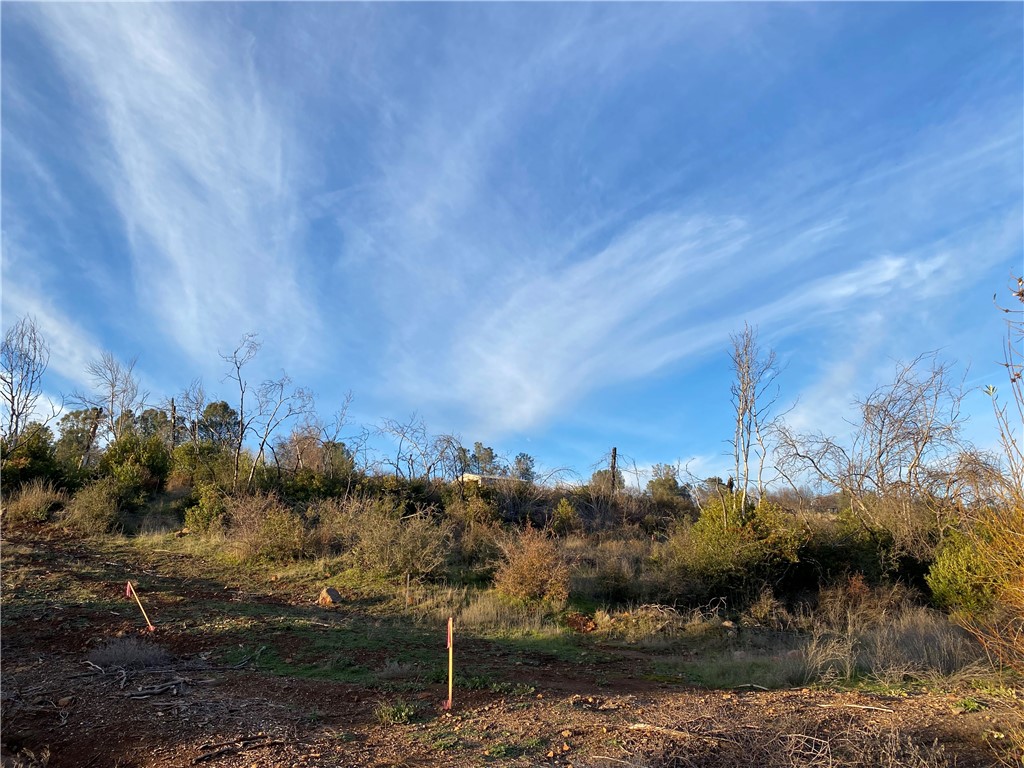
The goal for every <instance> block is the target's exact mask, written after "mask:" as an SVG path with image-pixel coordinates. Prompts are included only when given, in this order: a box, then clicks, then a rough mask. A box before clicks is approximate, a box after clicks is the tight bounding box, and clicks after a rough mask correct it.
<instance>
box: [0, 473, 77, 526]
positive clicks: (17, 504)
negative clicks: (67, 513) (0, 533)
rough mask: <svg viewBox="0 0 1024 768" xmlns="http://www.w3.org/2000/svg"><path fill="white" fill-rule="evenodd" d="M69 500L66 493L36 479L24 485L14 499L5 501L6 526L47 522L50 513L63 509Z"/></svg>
mask: <svg viewBox="0 0 1024 768" xmlns="http://www.w3.org/2000/svg"><path fill="white" fill-rule="evenodd" d="M67 500H68V496H67V494H66V493H65V492H64V491H60V490H57V489H56V488H54V486H53V484H52V483H50V482H47V481H45V480H42V479H41V478H36V479H35V480H32V481H31V482H29V483H26V484H25V485H23V486H22V487H21V488H20V489H19V490H18V491H17V492H16V493H15V494H14V495H13V497H10V498H5V499H4V503H3V519H4V525H5V527H6V526H8V525H21V524H23V523H30V522H31V523H43V522H46V521H47V520H48V519H49V517H50V513H51V512H54V511H55V510H58V509H60V508H61V507H63V506H64V505H65V504H66V503H67Z"/></svg>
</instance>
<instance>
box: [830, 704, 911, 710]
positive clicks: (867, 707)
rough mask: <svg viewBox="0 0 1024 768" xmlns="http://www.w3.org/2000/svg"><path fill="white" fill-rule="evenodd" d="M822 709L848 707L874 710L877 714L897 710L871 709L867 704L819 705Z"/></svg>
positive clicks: (886, 708)
mask: <svg viewBox="0 0 1024 768" xmlns="http://www.w3.org/2000/svg"><path fill="white" fill-rule="evenodd" d="M818 706H819V707H821V708H822V709H836V708H838V707H848V708H850V709H873V710H875V711H877V712H895V711H896V710H895V709H889V708H888V707H870V706H868V705H867V704H819V705H818Z"/></svg>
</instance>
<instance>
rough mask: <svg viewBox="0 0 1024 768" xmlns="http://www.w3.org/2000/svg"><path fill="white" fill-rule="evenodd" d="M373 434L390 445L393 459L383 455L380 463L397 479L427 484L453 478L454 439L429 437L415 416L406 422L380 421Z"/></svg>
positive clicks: (457, 448) (419, 419) (457, 445)
mask: <svg viewBox="0 0 1024 768" xmlns="http://www.w3.org/2000/svg"><path fill="white" fill-rule="evenodd" d="M377 434H378V435H380V436H382V437H386V438H388V439H390V440H391V441H392V442H393V443H394V446H395V454H394V458H392V457H391V456H390V455H388V456H386V457H385V458H384V459H383V464H384V465H385V466H387V467H389V468H391V469H392V470H394V473H395V475H396V476H397V477H400V478H404V479H406V480H413V479H422V480H427V481H428V482H429V481H431V480H434V479H435V478H439V477H452V478H454V477H455V476H456V474H457V469H456V468H457V465H458V455H459V448H460V444H459V441H458V439H457V438H456V437H454V436H453V435H436V436H435V435H431V434H430V433H429V432H428V431H427V427H426V424H424V422H423V419H422V418H420V417H419V416H418V415H417V414H415V413H414V414H412V415H411V416H409V418H408V420H406V421H398V420H397V419H384V420H382V421H381V422H380V424H379V425H378V427H377Z"/></svg>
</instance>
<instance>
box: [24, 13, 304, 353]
mask: <svg viewBox="0 0 1024 768" xmlns="http://www.w3.org/2000/svg"><path fill="white" fill-rule="evenodd" d="M33 10H34V11H35V13H33V14H32V19H33V21H34V22H35V24H36V25H37V27H38V28H39V29H40V30H41V31H42V32H43V34H44V35H45V36H46V38H47V39H48V40H49V42H50V44H51V45H52V49H53V51H54V52H56V54H57V55H58V56H59V60H60V62H61V64H62V65H63V68H64V72H65V75H66V76H67V77H68V78H69V79H70V80H71V81H72V82H73V83H74V84H75V87H76V88H77V89H80V91H81V92H82V93H83V94H87V101H86V103H88V104H89V107H90V112H91V114H92V115H93V117H94V118H95V127H94V132H93V135H92V137H91V140H89V141H88V142H87V147H88V153H89V155H88V157H87V158H86V159H85V162H86V164H87V166H88V167H89V168H90V169H91V172H92V174H93V175H94V177H95V180H96V181H97V182H98V184H99V186H100V188H102V189H103V190H105V192H106V193H107V194H108V195H109V196H110V198H111V199H112V200H113V201H114V204H115V205H116V210H117V211H118V213H119V214H120V217H121V220H122V222H123V226H124V231H125V233H126V236H127V238H128V241H129V243H130V257H131V260H130V266H131V271H132V278H133V284H134V287H135V293H136V301H137V305H138V307H139V308H140V309H141V311H142V312H143V313H144V314H147V315H149V316H150V319H151V322H152V325H153V328H154V329H155V330H156V331H157V332H160V333H166V334H167V335H168V336H169V337H170V338H171V339H173V340H174V342H176V343H177V344H178V345H180V347H181V348H183V349H184V350H185V351H187V353H188V354H190V355H191V356H192V358H193V359H208V358H209V357H210V352H211V349H216V348H218V347H226V346H227V345H228V344H229V343H230V342H231V341H233V340H235V339H236V338H237V337H238V335H239V334H241V333H242V332H244V331H247V330H250V329H261V330H263V331H264V333H265V335H266V336H267V337H269V338H270V339H271V340H273V341H275V342H277V341H280V340H282V339H286V338H290V339H293V340H301V339H303V338H304V337H305V335H306V332H307V330H308V329H309V328H310V326H311V325H312V324H313V323H314V322H315V316H316V313H315V308H313V307H312V306H311V305H310V304H309V302H307V301H304V300H303V285H302V278H301V276H300V273H299V272H298V271H297V270H296V268H295V265H294V264H293V263H292V261H291V256H292V248H293V247H294V245H295V237H296V221H297V219H298V216H297V199H296V191H295V186H294V185H295V182H294V178H293V173H294V172H295V165H294V164H295V163H297V162H299V161H300V159H299V158H297V157H295V156H293V154H292V152H293V150H294V149H295V146H294V143H293V142H292V140H291V138H290V136H289V130H290V129H289V126H288V125H287V121H286V119H285V118H284V115H283V114H282V113H281V111H280V109H279V108H278V106H277V105H276V104H275V103H274V102H273V95H272V94H269V93H267V92H266V90H265V89H264V87H263V83H262V82H261V80H260V78H259V77H258V75H257V73H256V71H255V65H254V60H253V57H254V50H253V48H254V46H255V41H254V40H249V45H248V46H247V47H241V46H239V45H238V44H237V43H238V41H237V40H235V41H233V42H234V44H233V45H223V44H222V43H221V41H220V40H218V39H217V38H216V33H217V31H219V32H221V33H225V32H226V33H229V34H238V32H237V30H233V29H231V28H230V26H229V25H224V24H223V23H215V24H213V25H210V27H207V26H206V25H204V24H203V23H202V22H203V18H202V16H200V15H198V14H195V13H193V12H191V9H189V8H187V7H184V6H173V5H145V6H131V5H127V6H126V5H116V6H89V5H76V6H66V5H40V6H38V7H36V8H35V9H33ZM217 22H223V19H217ZM236 55H240V56H241V59H240V60H238V59H236V58H234V56H236ZM282 346H284V345H282Z"/></svg>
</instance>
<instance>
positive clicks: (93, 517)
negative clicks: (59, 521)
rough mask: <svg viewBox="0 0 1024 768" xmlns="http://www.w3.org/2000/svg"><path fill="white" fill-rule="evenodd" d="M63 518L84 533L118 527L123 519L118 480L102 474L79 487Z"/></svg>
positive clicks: (96, 532)
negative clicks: (80, 488) (101, 476)
mask: <svg viewBox="0 0 1024 768" xmlns="http://www.w3.org/2000/svg"><path fill="white" fill-rule="evenodd" d="M64 522H65V523H66V524H67V525H68V526H70V527H71V528H74V529H75V530H77V531H79V532H80V533H84V534H87V535H98V534H103V533H109V532H110V531H114V530H119V529H120V528H121V526H122V520H121V497H120V493H119V491H118V487H117V481H115V480H114V478H112V477H104V478H102V479H100V480H97V481H96V482H94V483H91V484H89V485H87V486H85V487H84V488H82V490H80V491H79V492H78V493H76V494H75V495H74V497H73V498H72V500H71V504H70V505H68V507H67V508H66V509H65V514H64Z"/></svg>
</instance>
